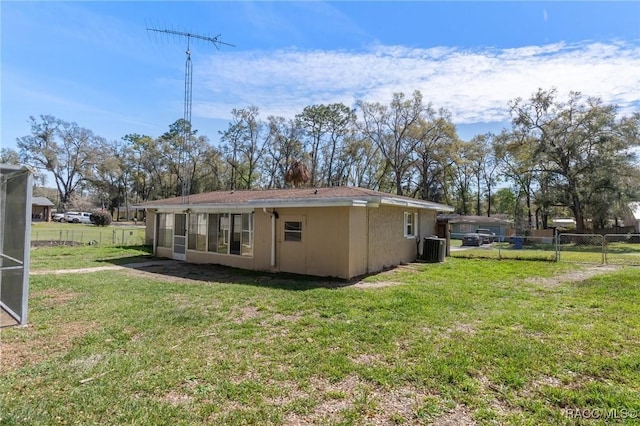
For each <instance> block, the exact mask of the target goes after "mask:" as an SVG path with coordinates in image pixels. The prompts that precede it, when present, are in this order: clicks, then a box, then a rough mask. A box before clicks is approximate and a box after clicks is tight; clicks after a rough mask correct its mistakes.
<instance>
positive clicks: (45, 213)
mask: <svg viewBox="0 0 640 426" xmlns="http://www.w3.org/2000/svg"><path fill="white" fill-rule="evenodd" d="M53 206H54V204H53V203H52V202H51V201H50V200H49V199H48V198H46V197H32V198H31V220H36V221H42V222H51V208H52V207H53Z"/></svg>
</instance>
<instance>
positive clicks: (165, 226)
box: [158, 213, 173, 248]
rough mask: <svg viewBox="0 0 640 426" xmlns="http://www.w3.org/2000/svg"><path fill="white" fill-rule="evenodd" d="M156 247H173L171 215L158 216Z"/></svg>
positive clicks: (160, 214)
mask: <svg viewBox="0 0 640 426" xmlns="http://www.w3.org/2000/svg"><path fill="white" fill-rule="evenodd" d="M158 247H169V248H171V247H173V213H159V214H158Z"/></svg>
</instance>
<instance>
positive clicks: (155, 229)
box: [147, 210, 160, 256]
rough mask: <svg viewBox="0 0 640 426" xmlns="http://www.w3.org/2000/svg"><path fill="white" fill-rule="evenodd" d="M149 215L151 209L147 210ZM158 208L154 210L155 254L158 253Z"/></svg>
mask: <svg viewBox="0 0 640 426" xmlns="http://www.w3.org/2000/svg"><path fill="white" fill-rule="evenodd" d="M147 216H149V210H147ZM159 223H160V222H159V221H158V210H156V211H154V212H153V255H154V256H157V255H158V227H159V226H160V225H159Z"/></svg>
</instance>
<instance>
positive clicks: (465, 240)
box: [462, 232, 482, 247]
mask: <svg viewBox="0 0 640 426" xmlns="http://www.w3.org/2000/svg"><path fill="white" fill-rule="evenodd" d="M462 245H463V246H476V247H480V246H481V245H482V236H481V235H480V234H478V233H475V232H470V233H468V234H464V236H463V237H462Z"/></svg>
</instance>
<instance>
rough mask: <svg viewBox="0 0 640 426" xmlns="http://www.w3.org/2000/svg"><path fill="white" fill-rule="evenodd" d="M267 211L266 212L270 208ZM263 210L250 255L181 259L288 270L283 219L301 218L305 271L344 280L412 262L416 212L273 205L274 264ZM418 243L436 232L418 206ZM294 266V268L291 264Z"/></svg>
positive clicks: (257, 215)
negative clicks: (411, 218) (408, 226)
mask: <svg viewBox="0 0 640 426" xmlns="http://www.w3.org/2000/svg"><path fill="white" fill-rule="evenodd" d="M269 211H270V210H269ZM269 211H267V212H266V213H265V212H264V211H263V210H262V209H258V210H255V211H254V221H255V222H254V254H253V257H245V256H237V255H221V254H217V253H208V252H199V251H193V250H187V254H186V260H187V262H193V263H214V264H220V265H226V266H231V267H236V268H244V269H253V270H263V271H283V272H292V271H291V270H288V269H287V265H286V263H287V262H286V260H291V259H282V258H281V249H282V246H281V245H282V238H283V235H284V232H283V226H284V220H285V219H286V218H287V217H291V218H296V217H303V218H304V223H305V226H304V229H303V232H304V236H303V242H302V243H301V244H300V250H302V251H303V252H302V253H301V254H302V256H299V257H298V258H296V261H297V259H302V260H301V262H304V265H299V264H296V266H303V268H300V269H301V270H303V271H305V273H306V274H308V275H317V276H330V277H338V278H343V279H349V278H352V277H355V276H359V275H363V274H366V273H372V272H377V271H380V270H382V269H384V268H387V267H391V266H394V265H398V264H400V263H406V262H411V261H414V260H415V259H416V257H417V254H416V238H405V237H404V235H403V234H404V212H405V211H408V212H411V213H415V212H418V210H417V209H407V208H402V207H395V206H384V205H383V206H379V207H322V208H278V209H277V212H278V215H279V219H277V220H276V229H275V231H276V232H275V236H276V243H275V249H276V253H275V263H276V264H275V265H274V266H271V265H270V259H271V215H270V213H269ZM418 218H419V219H418V232H419V238H418V241H421V240H422V238H424V237H425V236H429V235H433V234H434V233H435V223H436V213H435V212H432V211H427V210H420V211H419V215H418ZM154 226H155V212H153V211H148V212H147V224H146V239H147V241H149V242H151V241H152V239H153V229H154ZM157 254H158V256H163V257H172V250H171V249H167V248H162V247H159V248H158V249H157ZM296 269H298V268H296Z"/></svg>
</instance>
